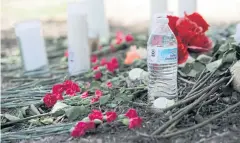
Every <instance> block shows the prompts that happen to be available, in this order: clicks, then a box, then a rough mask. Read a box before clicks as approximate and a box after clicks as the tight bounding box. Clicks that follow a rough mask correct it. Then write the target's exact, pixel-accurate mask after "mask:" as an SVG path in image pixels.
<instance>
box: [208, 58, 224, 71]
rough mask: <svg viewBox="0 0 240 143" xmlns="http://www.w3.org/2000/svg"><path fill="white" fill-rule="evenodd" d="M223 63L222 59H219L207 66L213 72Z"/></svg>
mask: <svg viewBox="0 0 240 143" xmlns="http://www.w3.org/2000/svg"><path fill="white" fill-rule="evenodd" d="M221 64H222V59H219V60H217V61H214V62H211V63H209V64H207V65H206V68H207V70H208V71H210V72H213V71H215V70H216V69H217V68H218V67H219V66H220V65H221Z"/></svg>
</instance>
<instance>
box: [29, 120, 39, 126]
mask: <svg viewBox="0 0 240 143" xmlns="http://www.w3.org/2000/svg"><path fill="white" fill-rule="evenodd" d="M28 122H29V123H31V124H33V125H38V126H39V125H42V123H41V122H40V120H39V119H31V120H29V121H28Z"/></svg>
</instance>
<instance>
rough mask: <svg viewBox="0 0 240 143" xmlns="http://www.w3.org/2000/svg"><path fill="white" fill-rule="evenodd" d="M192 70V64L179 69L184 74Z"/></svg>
mask: <svg viewBox="0 0 240 143" xmlns="http://www.w3.org/2000/svg"><path fill="white" fill-rule="evenodd" d="M192 69H193V64H192V63H186V65H185V66H184V67H183V68H182V69H181V71H182V72H183V73H185V74H188V73H189V72H190V71H191V70H192Z"/></svg>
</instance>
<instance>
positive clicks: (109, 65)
mask: <svg viewBox="0 0 240 143" xmlns="http://www.w3.org/2000/svg"><path fill="white" fill-rule="evenodd" d="M106 67H107V70H108V71H109V72H111V73H113V72H114V71H115V67H116V65H114V64H112V63H111V62H109V63H107V66H106Z"/></svg>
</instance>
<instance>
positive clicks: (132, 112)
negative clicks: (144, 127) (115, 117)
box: [125, 108, 138, 118]
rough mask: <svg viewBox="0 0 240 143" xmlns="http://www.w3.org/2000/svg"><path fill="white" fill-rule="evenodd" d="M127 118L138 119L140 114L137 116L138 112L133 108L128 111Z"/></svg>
mask: <svg viewBox="0 0 240 143" xmlns="http://www.w3.org/2000/svg"><path fill="white" fill-rule="evenodd" d="M125 116H126V117H128V118H135V117H138V114H137V111H136V110H135V109H133V108H131V109H129V110H128V111H127V113H126V114H125Z"/></svg>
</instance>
